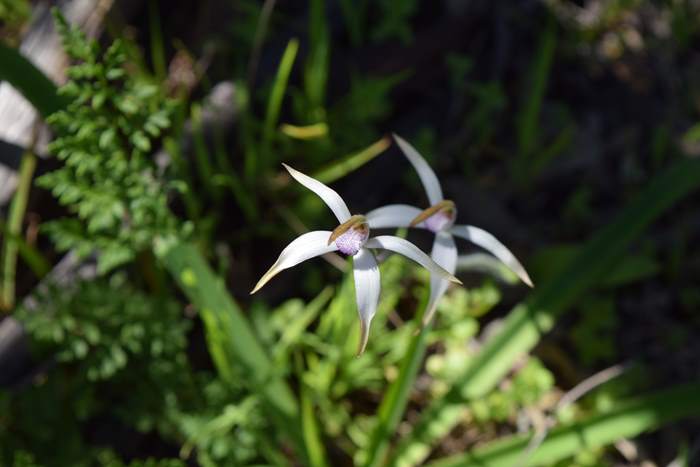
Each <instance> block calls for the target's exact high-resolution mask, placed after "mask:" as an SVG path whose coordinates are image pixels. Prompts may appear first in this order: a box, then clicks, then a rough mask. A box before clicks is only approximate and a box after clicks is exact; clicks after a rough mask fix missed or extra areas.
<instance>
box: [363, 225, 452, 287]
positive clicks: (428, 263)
mask: <svg viewBox="0 0 700 467" xmlns="http://www.w3.org/2000/svg"><path fill="white" fill-rule="evenodd" d="M365 247H367V248H381V249H383V250H390V251H393V252H395V253H399V254H401V255H403V256H405V257H406V258H408V259H411V260H413V261H415V262H416V263H418V264H420V265H421V266H423V267H424V268H426V269H427V270H428V271H430V272H431V273H434V274H437V275H438V276H441V277H444V278H445V279H447V280H449V281H451V282H454V283H457V284H461V283H462V282H461V281H460V280H459V279H457V278H456V277H455V276H453V275H452V274H451V273H449V272H447V271H445V269H443V268H442V267H441V266H439V265H438V264H437V263H436V262H435V261H433V260H432V259H430V256H428V255H426V254H425V253H423V252H422V251H421V250H420V249H419V248H418V247H417V246H415V245H414V244H413V243H411V242H409V241H408V240H404V239H403V238H399V237H394V236H392V235H380V236H378V237H374V238H370V239H369V240H367V243H365Z"/></svg>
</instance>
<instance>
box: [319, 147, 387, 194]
mask: <svg viewBox="0 0 700 467" xmlns="http://www.w3.org/2000/svg"><path fill="white" fill-rule="evenodd" d="M390 145H391V140H390V139H389V137H387V136H385V137H383V138H382V139H380V140H378V141H377V142H375V143H373V144H371V145H370V146H367V147H366V148H365V149H363V150H361V151H359V152H355V153H352V154H349V155H347V156H345V157H343V158H342V159H340V160H339V161H337V162H334V163H332V164H331V165H329V166H328V167H325V168H323V169H321V170H319V171H318V172H316V173H315V174H313V175H312V176H313V177H314V178H315V179H317V180H319V181H321V182H323V183H333V182H334V181H336V180H338V179H339V178H342V177H344V176H345V175H347V174H349V173H350V172H353V171H355V170H357V169H358V168H360V167H362V166H363V165H365V164H366V163H367V162H369V161H371V160H372V159H374V158H375V157H377V156H378V155H379V154H381V153H383V152H384V151H386V150H387V148H388V147H389V146H390Z"/></svg>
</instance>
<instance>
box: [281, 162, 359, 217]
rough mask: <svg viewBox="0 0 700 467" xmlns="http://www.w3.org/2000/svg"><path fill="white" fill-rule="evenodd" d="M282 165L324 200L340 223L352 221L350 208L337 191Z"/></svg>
mask: <svg viewBox="0 0 700 467" xmlns="http://www.w3.org/2000/svg"><path fill="white" fill-rule="evenodd" d="M282 165H283V166H284V168H285V169H287V171H288V172H289V174H290V175H291V176H292V177H294V179H295V180H296V181H297V182H299V183H301V184H302V185H304V186H305V187H306V188H308V189H309V190H311V191H313V192H314V193H316V194H317V195H318V196H319V197H320V198H321V199H322V200H323V202H324V203H326V204H327V205H328V207H329V208H331V211H333V214H335V217H337V218H338V222H340V223H341V224H342V223H343V222H345V221H346V220H348V219H350V210H349V209H348V206H347V205H346V204H345V201H343V198H341V197H340V195H339V194H338V193H337V192H336V191H335V190H333V189H331V188H329V187H327V186H326V185H324V184H323V183H321V182H319V181H318V180H316V179H314V178H311V177H309V176H308V175H305V174H303V173H301V172H299V171H298V170H294V169H293V168H291V167H290V166H288V165H287V164H284V163H283V164H282Z"/></svg>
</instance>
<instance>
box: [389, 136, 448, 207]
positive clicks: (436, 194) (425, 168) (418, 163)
mask: <svg viewBox="0 0 700 467" xmlns="http://www.w3.org/2000/svg"><path fill="white" fill-rule="evenodd" d="M394 139H395V140H396V142H397V143H398V145H399V147H400V148H401V151H403V153H404V155H405V156H406V157H407V158H408V160H409V161H410V162H411V164H413V167H414V168H415V169H416V172H418V176H419V177H420V180H421V182H423V187H424V188H425V192H426V193H427V194H428V200H429V201H430V204H431V205H434V204H437V203H439V202H440V201H442V200H443V199H444V198H443V195H442V188H441V187H440V182H439V181H438V179H437V177H436V176H435V172H433V169H431V168H430V166H429V165H428V163H427V162H426V161H425V159H423V156H421V155H420V154H419V153H418V151H416V148H414V147H413V146H411V145H410V144H409V143H408V142H407V141H406V140H405V139H403V138H402V137H400V136H399V135H397V134H394Z"/></svg>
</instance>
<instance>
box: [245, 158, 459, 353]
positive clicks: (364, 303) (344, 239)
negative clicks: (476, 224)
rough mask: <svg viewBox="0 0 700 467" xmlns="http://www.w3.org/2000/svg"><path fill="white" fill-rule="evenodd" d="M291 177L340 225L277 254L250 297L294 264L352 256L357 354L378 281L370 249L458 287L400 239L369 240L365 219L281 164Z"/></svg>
mask: <svg viewBox="0 0 700 467" xmlns="http://www.w3.org/2000/svg"><path fill="white" fill-rule="evenodd" d="M283 165H284V167H285V168H286V169H287V171H288V172H289V173H290V175H291V176H292V177H294V178H295V179H296V180H297V181H298V182H299V183H301V184H302V185H304V186H305V187H306V188H308V189H309V190H311V191H313V192H314V193H316V194H317V195H318V196H319V197H320V198H321V199H322V200H323V201H324V202H325V203H326V204H327V205H328V207H329V208H331V211H333V214H335V217H337V218H338V222H340V225H338V227H336V228H335V229H334V230H333V231H329V230H316V231H314V232H308V233H305V234H303V235H301V236H300V237H298V238H296V239H295V240H294V241H293V242H292V243H290V244H289V245H288V246H287V247H286V248H285V249H284V250H282V253H281V254H280V256H279V258H277V261H275V264H273V265H272V267H271V268H270V269H269V270H268V271H267V272H266V273H265V274H263V276H262V278H260V280H259V281H258V283H257V284H256V285H255V288H254V289H253V291H252V292H250V293H251V294H254V293H255V292H257V291H258V290H260V288H262V286H264V285H265V284H266V283H267V282H268V281H269V280H270V279H272V278H273V277H274V276H276V275H277V274H278V273H279V272H281V271H283V270H285V269H288V268H291V267H292V266H296V265H297V264H299V263H301V262H303V261H306V260H307V259H311V258H314V257H316V256H320V255H323V254H326V253H330V252H333V251H340V252H341V253H343V254H345V255H348V256H352V260H353V275H354V279H355V296H356V299H357V311H358V314H359V315H360V345H359V350H358V355H359V354H361V353H362V352H364V350H365V346H366V345H367V339H368V337H369V327H370V323H371V322H372V318H374V314H375V313H376V312H377V304H378V302H379V290H380V278H379V267H378V265H377V260H376V259H375V257H374V253H372V251H371V249H383V250H389V251H392V252H395V253H400V254H402V255H404V256H406V257H407V258H409V259H411V260H413V261H415V262H417V263H418V264H420V265H421V266H423V267H425V268H427V269H428V270H429V271H430V272H431V274H432V275H435V276H437V277H440V278H444V279H445V281H446V282H447V281H451V282H456V283H458V284H461V282H460V281H459V279H457V278H456V277H454V276H453V275H452V273H449V272H447V271H446V270H445V269H443V268H442V267H440V266H439V265H438V264H437V263H436V262H435V261H433V260H432V259H431V258H430V257H429V256H428V255H426V254H425V253H423V252H422V251H421V250H420V249H419V248H418V247H417V246H415V245H414V244H413V243H411V242H409V241H408V240H404V239H403V238H399V237H394V236H391V235H381V236H378V237H373V238H369V233H370V230H369V224H368V222H367V219H366V218H365V216H361V215H351V214H350V211H349V210H348V207H347V205H346V204H345V201H343V199H342V198H341V197H340V195H338V193H336V192H335V191H334V190H332V189H331V188H329V187H327V186H326V185H324V184H323V183H321V182H319V181H318V180H315V179H313V178H311V177H309V176H307V175H304V174H303V173H301V172H299V171H297V170H294V169H293V168H291V167H289V166H288V165H286V164H283Z"/></svg>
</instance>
